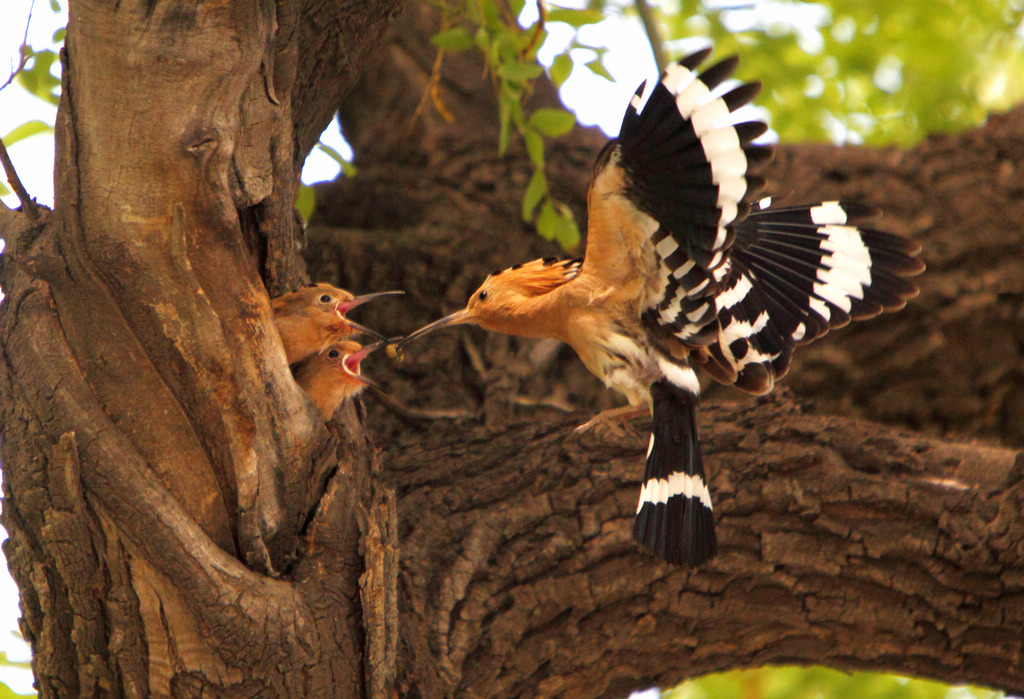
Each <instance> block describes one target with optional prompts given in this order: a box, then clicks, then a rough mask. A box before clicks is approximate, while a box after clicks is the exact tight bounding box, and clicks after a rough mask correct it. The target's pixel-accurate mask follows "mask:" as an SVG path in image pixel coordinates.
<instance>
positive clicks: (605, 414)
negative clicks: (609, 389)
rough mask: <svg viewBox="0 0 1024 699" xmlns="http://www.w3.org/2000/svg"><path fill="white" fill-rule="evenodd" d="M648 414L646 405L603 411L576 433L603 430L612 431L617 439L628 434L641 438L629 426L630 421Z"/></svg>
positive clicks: (575, 431)
mask: <svg viewBox="0 0 1024 699" xmlns="http://www.w3.org/2000/svg"><path fill="white" fill-rule="evenodd" d="M647 414H649V410H648V408H647V406H645V405H626V406H623V407H621V408H612V409H611V410H603V411H601V412H600V413H598V414H597V415H595V416H594V417H592V418H591V419H590V420H588V421H587V422H585V423H583V424H582V425H580V426H579V427H577V428H576V429H575V430H574V433H575V434H577V435H581V434H583V433H585V432H589V431H590V430H593V429H601V430H608V431H610V432H611V433H612V434H614V435H615V436H616V437H623V436H625V435H626V434H627V433H628V434H631V435H637V436H639V434H640V433H639V432H637V431H636V430H635V429H634V428H633V426H632V425H631V424H629V421H630V420H632V419H633V418H635V417H641V416H643V415H647Z"/></svg>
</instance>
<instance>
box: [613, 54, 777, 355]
mask: <svg viewBox="0 0 1024 699" xmlns="http://www.w3.org/2000/svg"><path fill="white" fill-rule="evenodd" d="M709 54H710V49H708V50H705V51H701V52H699V53H695V54H693V55H690V56H687V57H686V58H684V59H683V60H681V61H680V62H679V63H677V64H676V65H673V66H671V67H670V68H669V69H668V70H666V71H665V74H664V75H663V77H662V79H661V81H660V82H659V83H658V84H657V85H656V86H655V87H654V89H653V90H652V91H651V96H650V98H649V99H648V101H647V104H646V105H645V106H644V108H643V110H642V111H639V112H638V111H637V108H638V107H639V105H640V95H641V93H642V91H643V85H641V86H640V89H639V90H637V92H636V94H635V95H634V97H633V100H632V101H631V103H630V106H629V108H628V109H627V110H626V115H625V117H624V119H623V122H622V129H621V132H620V134H619V140H618V146H617V148H616V155H617V157H618V165H619V166H620V167H622V169H623V170H624V171H625V174H626V177H625V188H624V189H625V194H626V196H627V197H628V199H629V200H630V201H631V202H632V203H633V204H634V205H635V206H636V207H637V208H638V209H639V210H640V211H642V212H643V213H645V214H646V215H647V216H649V217H650V218H651V219H653V221H654V223H655V224H656V226H655V227H654V230H653V232H652V234H651V242H652V243H653V247H654V250H655V253H656V258H657V271H656V273H655V275H656V278H655V279H652V280H651V285H650V287H649V289H650V293H649V294H648V297H647V299H645V304H644V305H645V307H644V320H645V322H646V323H647V324H648V326H649V327H651V328H652V329H655V330H656V331H658V332H661V333H667V334H670V335H674V336H676V337H677V338H679V339H680V340H682V341H683V342H685V343H687V344H691V345H703V344H706V342H707V341H708V337H709V336H708V330H707V326H708V324H709V323H711V322H712V321H713V320H714V318H715V308H714V304H713V303H712V299H713V298H714V296H715V295H716V294H717V283H716V280H715V278H714V276H713V275H712V271H713V270H714V269H716V268H718V267H719V266H720V265H722V264H723V263H724V262H725V261H726V259H727V258H728V252H729V248H730V246H731V245H732V243H733V238H734V234H733V232H732V229H731V226H732V225H733V224H734V223H735V222H737V221H740V220H742V219H743V218H744V216H746V214H747V211H748V210H749V207H750V201H751V199H752V198H753V196H754V194H755V193H756V192H757V191H758V190H760V189H761V187H763V184H764V182H763V180H762V179H761V178H760V177H757V176H755V175H752V174H751V168H752V167H753V166H755V165H757V164H759V163H761V162H763V161H764V160H767V159H768V158H769V157H770V155H771V150H770V149H769V148H767V147H764V146H756V145H751V143H750V142H751V141H752V140H753V139H755V138H757V137H758V136H760V135H761V134H763V133H764V132H765V130H766V129H767V126H766V125H765V124H763V123H761V122H746V123H740V124H737V123H735V118H733V116H732V113H733V112H734V111H735V110H736V109H738V108H739V107H741V106H743V105H744V104H746V103H748V102H749V101H750V100H751V99H753V98H754V96H755V95H756V94H757V93H758V92H759V91H760V84H757V83H748V84H741V85H739V86H738V87H735V88H733V89H731V90H728V91H725V92H724V93H723V94H718V92H722V91H721V90H719V91H717V92H716V88H719V87H720V86H721V85H722V84H723V82H724V81H725V80H726V79H727V78H729V76H731V75H732V73H733V71H734V70H735V68H736V64H737V63H738V59H736V58H730V59H726V60H723V61H721V62H719V63H717V64H715V65H713V66H711V67H710V68H708V69H707V70H705V71H704V72H703V73H699V74H698V73H697V72H696V68H697V66H699V65H700V64H701V63H702V62H703V60H704V59H705V58H706V57H707V56H708V55H709Z"/></svg>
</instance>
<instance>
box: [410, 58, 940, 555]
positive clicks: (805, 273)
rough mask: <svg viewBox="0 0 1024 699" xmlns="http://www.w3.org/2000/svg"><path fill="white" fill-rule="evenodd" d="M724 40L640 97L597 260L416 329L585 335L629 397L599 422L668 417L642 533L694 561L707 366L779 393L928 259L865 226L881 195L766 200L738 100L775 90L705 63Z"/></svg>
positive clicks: (753, 134) (651, 462)
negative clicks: (780, 202) (801, 355)
mask: <svg viewBox="0 0 1024 699" xmlns="http://www.w3.org/2000/svg"><path fill="white" fill-rule="evenodd" d="M709 53H710V50H707V51H701V52H698V53H695V54H693V55H691V56H687V57H686V58H684V59H683V60H681V61H680V62H679V63H677V64H675V65H673V66H671V67H669V69H668V70H667V71H666V72H665V74H664V75H663V77H662V79H661V81H659V82H658V83H657V84H656V85H655V86H654V88H653V89H652V90H651V95H650V97H649V99H648V100H647V103H646V105H644V106H643V107H641V104H642V102H641V95H642V91H643V85H641V86H640V89H639V90H637V92H636V94H635V95H634V97H633V99H632V100H631V101H630V104H629V107H628V108H627V109H626V114H625V117H624V119H623V122H622V129H621V131H620V133H619V137H618V138H616V139H613V140H612V141H610V142H609V143H608V144H607V145H606V146H605V147H604V149H603V150H602V151H601V152H600V154H599V155H598V156H597V163H596V164H595V165H594V169H593V172H592V174H591V178H590V192H589V194H588V196H587V209H588V213H589V219H590V220H589V229H588V231H587V247H586V255H585V257H584V258H583V259H582V260H557V259H555V258H547V259H543V260H534V261H533V262H527V263H525V264H519V265H516V266H514V267H511V268H509V269H506V270H504V271H502V272H496V273H494V274H492V275H491V276H489V277H488V278H487V279H486V280H484V282H483V284H482V285H481V286H480V288H479V289H477V290H476V291H475V292H474V293H473V295H472V296H471V297H470V299H469V302H468V303H467V304H466V307H465V308H464V309H462V310H460V311H457V312H456V313H453V314H451V315H449V316H447V317H445V318H442V319H441V320H439V321H436V322H435V323H432V324H430V325H428V326H426V327H424V328H421V329H420V330H418V331H416V332H414V333H413V334H412V335H409V336H408V337H407V338H405V340H403V341H402V342H407V341H409V340H411V339H413V338H415V337H419V336H422V335H424V334H426V333H428V332H431V331H432V330H435V329H437V328H441V327H444V326H446V325H458V324H464V323H471V324H474V325H478V326H481V327H483V328H487V329H488V330H495V331H497V332H502V333H508V334H511V335H519V336H522V337H535V338H553V339H555V340H560V341H562V342H565V343H568V344H569V345H571V346H572V348H573V349H574V350H576V353H577V354H578V355H579V357H580V359H581V360H583V363H584V364H585V365H586V367H587V369H589V370H590V371H591V372H592V373H593V374H594V375H596V376H597V377H598V378H600V379H601V380H602V381H603V382H604V384H605V385H606V386H608V387H609V388H613V389H615V390H617V391H619V392H620V393H622V394H623V395H624V396H625V397H626V399H627V400H628V401H629V404H630V405H629V407H628V408H626V409H617V410H616V411H615V412H613V413H612V415H610V416H608V415H605V414H603V415H605V419H602V420H600V421H604V422H607V421H608V419H607V418H609V417H613V418H615V419H617V420H621V419H622V418H624V417H629V416H634V415H637V414H642V413H649V414H652V418H653V426H652V434H651V439H650V445H649V447H648V449H647V464H646V471H645V473H644V477H643V481H642V484H643V485H642V488H641V489H640V498H639V502H638V504H637V509H636V517H635V520H634V525H633V536H634V538H635V539H636V541H637V542H639V543H640V544H641V545H643V546H645V547H647V548H648V549H650V550H651V551H652V552H653V553H654V554H655V555H656V556H658V557H659V558H662V559H663V560H666V561H668V562H669V563H673V564H676V565H685V566H690V567H694V566H698V565H700V564H702V563H704V562H705V561H707V560H709V559H710V558H713V557H714V556H715V553H716V551H717V539H716V537H715V529H714V518H713V515H712V509H711V494H710V491H709V490H708V482H707V478H706V476H705V475H704V465H703V457H702V455H701V449H700V440H699V438H698V436H697V422H696V415H697V406H698V400H699V398H698V397H699V393H700V384H699V383H698V381H697V376H696V374H695V372H694V365H700V366H701V368H703V369H704V370H705V371H707V372H708V373H709V374H710V375H711V377H712V378H714V379H715V380H716V381H719V382H721V383H725V384H732V385H735V386H736V387H737V388H740V389H742V390H745V391H747V392H749V393H753V394H755V395H761V394H764V393H767V392H768V391H770V390H771V389H772V387H773V385H774V383H775V381H776V380H778V379H780V378H782V376H784V375H785V373H786V372H787V371H788V369H789V365H790V360H791V357H792V355H793V350H794V349H795V348H796V347H797V346H799V345H804V344H807V343H808V342H811V341H813V340H815V339H817V338H819V337H821V336H822V335H824V334H825V333H827V332H828V331H829V330H830V329H831V328H837V327H840V326H842V325H845V324H846V323H848V322H850V320H857V319H863V318H871V317H873V316H876V315H878V314H879V313H881V312H882V311H895V310H897V309H899V308H902V307H903V305H904V304H905V303H906V301H907V299H909V298H911V297H913V296H914V295H916V294H917V288H916V287H915V286H914V285H913V284H912V283H910V282H909V281H908V280H907V279H906V277H911V276H914V275H915V274H918V273H920V272H921V271H922V270H923V269H924V265H923V264H922V263H921V262H919V261H918V260H916V259H915V255H916V254H917V252H918V250H919V247H918V246H917V245H916V244H915V243H912V242H910V241H907V240H904V239H903V238H900V237H898V236H895V235H891V234H888V233H883V232H880V231H877V230H874V229H872V228H870V227H866V226H864V225H862V223H861V222H863V221H866V220H867V219H869V218H871V214H872V210H871V209H869V208H867V207H863V206H857V205H854V204H849V203H846V202H835V201H829V202H822V203H816V204H810V205H804V206H792V207H773V206H772V204H771V201H770V200H769V199H760V200H757V199H756V198H755V194H756V193H757V191H758V190H759V189H761V188H762V185H763V180H762V178H761V177H760V175H759V174H758V170H759V166H760V164H761V163H763V162H764V161H765V160H767V159H768V157H769V156H770V155H771V152H770V149H768V148H767V147H765V146H760V145H756V144H753V143H751V141H752V140H753V139H755V138H757V137H758V136H760V135H761V134H762V133H764V132H765V130H766V129H767V126H766V125H765V124H764V123H762V122H759V121H751V122H739V120H738V119H737V118H736V117H735V115H734V114H733V112H734V111H735V110H736V109H738V108H739V107H740V106H742V105H744V104H746V103H747V102H749V101H750V100H751V99H752V98H753V97H754V96H755V95H756V94H757V92H758V90H759V89H760V85H759V84H756V83H752V84H745V85H744V84H741V85H738V86H735V87H732V88H731V89H728V87H727V86H726V87H723V83H724V81H725V80H726V79H727V78H728V77H729V76H730V74H731V73H732V72H733V69H734V68H735V67H736V59H726V60H724V61H722V62H720V63H718V64H716V65H713V66H711V67H710V68H707V69H706V70H704V71H703V72H698V71H697V67H698V66H699V65H700V64H701V63H702V62H703V61H704V59H705V58H706V57H707V56H708V54H709ZM598 417H599V418H601V417H602V416H598ZM595 420H597V418H595ZM595 420H592V421H591V422H590V423H587V425H585V426H584V428H586V427H587V426H590V425H592V424H595Z"/></svg>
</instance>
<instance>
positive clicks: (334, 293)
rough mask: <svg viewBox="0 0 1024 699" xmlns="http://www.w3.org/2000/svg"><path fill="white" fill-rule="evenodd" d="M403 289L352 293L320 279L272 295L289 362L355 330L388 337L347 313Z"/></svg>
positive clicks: (275, 314)
mask: <svg viewBox="0 0 1024 699" xmlns="http://www.w3.org/2000/svg"><path fill="white" fill-rule="evenodd" d="M401 293H403V292H401V291H381V292H379V293H376V294H365V295H363V296H353V295H352V294H350V293H349V292H347V291H345V290H344V289H339V288H338V287H336V286H331V285H330V284H324V283H323V282H321V283H319V284H310V285H309V286H307V287H304V288H302V289H299V290H298V291H291V292H288V293H287V294H282V295H281V296H278V297H277V298H275V299H272V300H271V302H270V303H271V308H272V309H273V311H274V321H275V322H276V323H277V330H278V332H279V333H280V335H281V341H282V342H283V343H284V352H285V355H286V356H287V357H288V363H289V364H294V363H296V362H299V361H302V360H303V359H305V358H306V357H308V356H310V355H311V354H316V353H319V352H323V351H324V350H325V349H326V348H327V347H328V346H330V345H331V343H333V342H336V341H338V340H343V339H345V338H347V337H349V336H351V335H354V334H356V333H364V334H366V335H370V336H371V337H373V338H374V339H376V340H386V339H387V338H386V337H384V336H383V335H381V334H380V333H377V332H374V331H373V330H370V329H369V328H367V327H364V326H362V325H360V324H359V323H356V322H355V321H354V320H351V319H349V318H347V317H346V316H345V314H346V313H348V312H349V311H351V310H352V309H353V308H355V307H356V306H360V305H362V304H364V303H366V302H367V301H372V300H374V299H378V298H380V297H382V296H394V295H396V294H401Z"/></svg>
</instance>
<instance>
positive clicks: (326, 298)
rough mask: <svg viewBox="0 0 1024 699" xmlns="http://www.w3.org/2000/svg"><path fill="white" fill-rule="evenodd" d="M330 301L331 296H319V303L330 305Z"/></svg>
mask: <svg viewBox="0 0 1024 699" xmlns="http://www.w3.org/2000/svg"><path fill="white" fill-rule="evenodd" d="M330 301H331V295H330V294H320V303H330Z"/></svg>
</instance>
